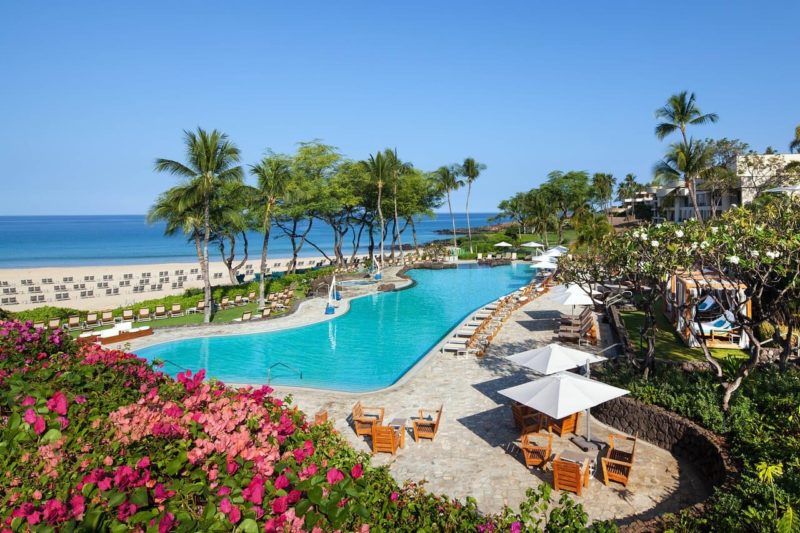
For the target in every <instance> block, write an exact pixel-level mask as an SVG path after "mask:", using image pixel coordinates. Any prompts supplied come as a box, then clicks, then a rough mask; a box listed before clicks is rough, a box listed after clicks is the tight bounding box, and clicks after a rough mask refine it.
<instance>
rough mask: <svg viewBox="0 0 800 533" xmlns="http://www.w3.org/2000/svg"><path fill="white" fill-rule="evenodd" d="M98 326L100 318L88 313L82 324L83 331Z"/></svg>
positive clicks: (95, 314)
mask: <svg viewBox="0 0 800 533" xmlns="http://www.w3.org/2000/svg"><path fill="white" fill-rule="evenodd" d="M99 325H100V317H98V316H97V313H89V314H88V315H86V320H84V322H83V328H84V329H91V328H96V327H97V326H99Z"/></svg>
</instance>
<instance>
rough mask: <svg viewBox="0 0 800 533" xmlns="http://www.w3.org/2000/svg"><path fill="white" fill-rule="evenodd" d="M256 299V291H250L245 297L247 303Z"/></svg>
mask: <svg viewBox="0 0 800 533" xmlns="http://www.w3.org/2000/svg"><path fill="white" fill-rule="evenodd" d="M255 299H256V291H250V292H249V293H248V294H247V297H246V298H245V299H244V300H245V301H246V302H247V303H250V302H253V301H255Z"/></svg>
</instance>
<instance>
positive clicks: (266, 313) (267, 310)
mask: <svg viewBox="0 0 800 533" xmlns="http://www.w3.org/2000/svg"><path fill="white" fill-rule="evenodd" d="M271 312H272V309H270V308H269V307H265V308H264V309H262V310H261V318H267V317H269V314H270V313H271Z"/></svg>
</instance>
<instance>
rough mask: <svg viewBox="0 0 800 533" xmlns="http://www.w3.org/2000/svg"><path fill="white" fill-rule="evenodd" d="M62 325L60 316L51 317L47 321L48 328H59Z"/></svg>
mask: <svg viewBox="0 0 800 533" xmlns="http://www.w3.org/2000/svg"><path fill="white" fill-rule="evenodd" d="M60 327H61V319H60V318H51V319H50V320H48V321H47V329H58V328H60Z"/></svg>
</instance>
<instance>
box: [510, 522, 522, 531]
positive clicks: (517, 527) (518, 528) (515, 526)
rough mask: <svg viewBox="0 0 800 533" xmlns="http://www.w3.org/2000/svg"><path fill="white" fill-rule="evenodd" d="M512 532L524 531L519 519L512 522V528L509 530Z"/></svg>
mask: <svg viewBox="0 0 800 533" xmlns="http://www.w3.org/2000/svg"><path fill="white" fill-rule="evenodd" d="M509 531H510V532H511V533H521V531H522V524H520V523H519V522H518V521H517V522H514V523H513V524H511V529H510V530H509Z"/></svg>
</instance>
